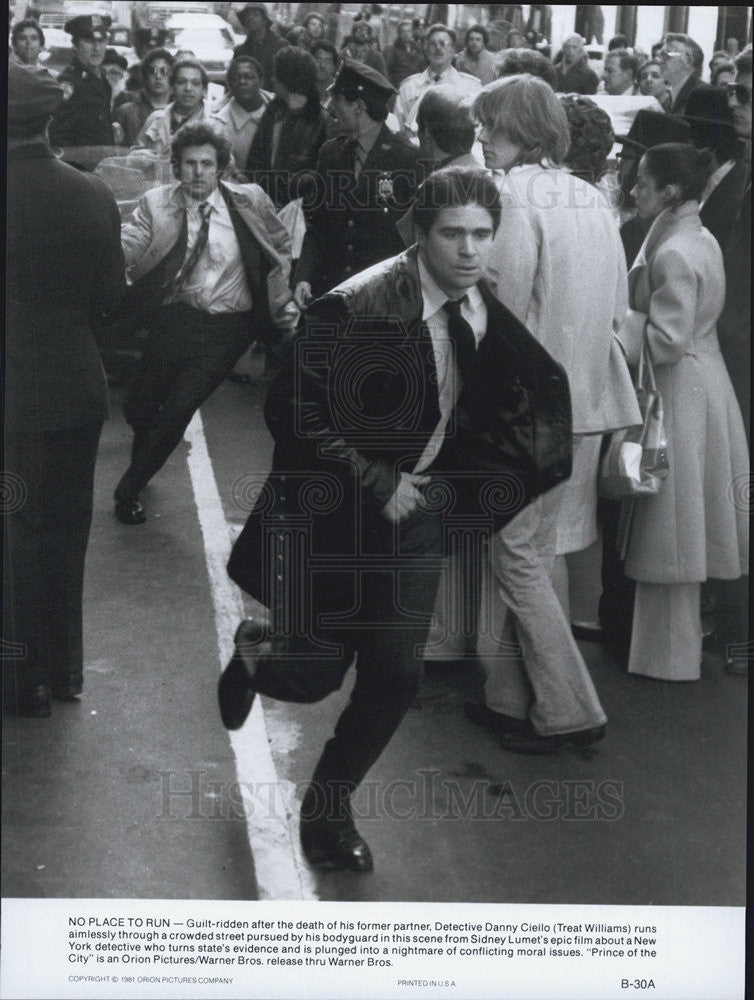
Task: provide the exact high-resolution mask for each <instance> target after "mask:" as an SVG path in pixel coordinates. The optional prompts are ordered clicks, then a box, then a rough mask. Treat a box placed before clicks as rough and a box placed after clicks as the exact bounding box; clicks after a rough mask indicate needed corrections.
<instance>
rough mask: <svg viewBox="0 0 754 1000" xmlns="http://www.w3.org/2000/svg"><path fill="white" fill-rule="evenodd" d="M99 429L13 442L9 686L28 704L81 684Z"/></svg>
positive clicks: (7, 534)
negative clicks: (33, 696) (34, 695)
mask: <svg viewBox="0 0 754 1000" xmlns="http://www.w3.org/2000/svg"><path fill="white" fill-rule="evenodd" d="M101 430H102V424H101V423H99V422H98V423H96V424H90V425H86V426H84V427H76V428H73V429H68V430H62V431H51V432H50V433H48V434H42V435H29V436H26V435H24V436H18V435H9V436H8V437H7V438H6V441H5V464H6V476H7V477H8V482H9V483H10V487H9V488H8V492H7V495H6V499H5V509H4V513H5V518H4V529H5V530H4V554H3V564H4V573H5V585H4V590H3V612H4V620H5V624H4V629H3V639H4V650H3V659H4V661H5V662H4V665H3V666H4V680H6V679H7V682H6V684H5V685H4V687H5V690H6V693H7V694H8V695H9V696H11V697H15V696H18V697H20V698H23V697H24V696H25V695H26V694H27V693H28V692H30V691H32V690H33V689H34V688H35V687H37V686H38V685H39V684H46V685H49V686H50V687H52V689H53V693H55V694H57V695H59V696H67V695H73V694H78V693H79V692H80V691H81V688H82V683H83V649H82V607H81V605H82V597H83V586H84V558H85V555H86V547H87V542H88V540H89V528H90V525H91V520H92V492H93V487H94V464H95V459H96V456H97V444H98V441H99V436H100V432H101Z"/></svg>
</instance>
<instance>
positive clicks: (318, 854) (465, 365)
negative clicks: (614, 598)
mask: <svg viewBox="0 0 754 1000" xmlns="http://www.w3.org/2000/svg"><path fill="white" fill-rule="evenodd" d="M499 220H500V200H499V195H498V193H497V188H496V186H495V184H494V183H493V182H492V180H491V179H490V178H489V177H488V176H487V175H486V174H485V173H484V172H483V171H481V170H478V171H467V170H463V169H459V168H449V169H446V170H441V171H438V172H437V173H434V174H432V176H431V177H429V178H428V179H427V181H425V183H424V185H423V186H422V188H421V189H420V190H419V193H418V198H417V202H416V205H415V206H414V224H415V227H416V230H417V234H418V246H416V245H415V246H413V247H411V248H410V249H409V250H407V251H405V252H404V253H402V254H400V255H398V256H397V257H394V258H392V259H390V260H387V261H384V262H381V263H379V264H377V265H375V266H374V267H372V268H370V269H368V270H367V271H366V272H364V273H362V274H359V275H356V276H355V277H354V278H352V279H351V280H349V281H347V282H345V283H343V284H342V285H340V286H338V287H337V288H335V289H334V290H333V291H331V292H330V293H329V294H327V295H326V296H324V297H323V298H322V299H320V300H318V301H317V302H315V303H314V304H313V305H312V307H311V308H310V310H309V311H308V312H307V314H306V323H305V328H304V330H303V331H302V333H301V335H300V336H299V337H297V338H296V339H295V340H294V342H293V343H292V344H291V345H290V349H289V356H288V362H287V365H286V366H285V367H284V368H283V370H282V372H281V374H280V376H279V377H278V378H277V380H276V381H275V382H274V383H273V385H272V386H271V388H270V392H269V394H268V397H267V403H266V407H265V416H266V419H267V424H268V426H269V428H270V431H271V432H272V435H273V437H274V439H275V453H274V457H273V471H272V473H271V474H270V476H269V478H268V479H267V481H266V483H265V484H264V485H263V486H262V489H261V491H260V494H259V501H258V503H257V505H256V507H255V509H254V511H253V512H252V514H251V517H250V518H249V521H248V522H247V524H246V527H245V528H244V531H243V532H242V534H241V536H240V537H239V540H238V542H237V543H236V545H235V547H234V550H233V554H232V556H231V560H230V563H229V566H228V570H229V573H230V575H231V577H232V578H233V579H234V580H235V582H236V583H238V584H239V585H240V586H241V587H243V589H244V590H246V591H247V592H248V593H250V594H251V595H252V596H254V597H255V598H256V599H257V600H259V601H260V602H261V603H262V604H263V605H265V606H266V607H268V608H270V609H271V610H272V614H273V619H274V620H273V622H272V626H271V627H272V631H271V632H267V631H266V629H265V626H264V625H263V624H262V623H259V622H255V621H253V620H247V621H246V622H244V623H242V625H241V627H240V628H239V631H238V633H237V635H236V654H235V655H234V657H233V659H232V660H231V662H230V664H229V665H228V667H227V668H226V670H225V671H224V673H223V675H222V677H221V680H220V685H219V700H220V711H221V716H222V719H223V722H224V724H225V725H226V727H227V728H229V729H237V728H239V727H240V726H241V725H243V723H244V721H245V719H246V717H247V716H248V714H249V711H250V709H251V706H252V701H253V698H254V695H255V693H261V694H265V695H268V696H270V697H274V698H278V699H280V700H283V701H298V702H314V701H317V700H319V699H321V698H324V697H325V696H326V695H327V694H329V693H330V692H332V691H334V690H336V689H337V688H338V687H340V685H341V684H342V682H343V679H344V677H345V674H346V672H347V671H348V669H349V666H350V665H351V662H352V660H353V657H354V653H357V654H358V656H357V660H356V683H355V686H354V688H353V691H352V693H351V697H350V701H349V704H348V705H347V707H346V708H345V710H344V711H343V713H342V715H341V716H340V718H339V720H338V722H337V724H336V726H335V734H334V736H333V737H332V738H331V739H330V740H329V741H328V742H327V744H326V746H325V748H324V750H323V752H322V755H321V757H320V760H319V763H318V764H317V766H316V768H315V772H314V776H313V778H312V780H311V783H310V785H309V787H308V789H307V791H306V794H305V796H304V800H303V804H302V811H301V841H302V846H303V848H304V852H305V854H306V856H307V858H308V859H309V861H310V862H311V863H312V864H316V865H322V866H324V867H336V868H345V869H349V870H352V871H369V870H371V868H372V857H371V853H370V850H369V847H368V845H367V844H366V842H365V841H364V839H363V838H362V837H361V836H360V834H359V833H358V831H357V830H356V827H355V825H354V821H353V815H352V810H351V796H352V794H353V792H354V791H355V789H356V787H357V786H358V785H359V784H360V782H361V781H362V780H363V779H364V777H365V776H366V774H367V772H368V771H369V769H370V768H371V767H372V765H373V764H374V763H375V762H376V761H377V759H378V758H379V757H380V755H381V753H382V752H383V750H384V749H385V747H386V746H387V744H388V743H389V741H390V739H391V738H392V736H393V733H394V732H395V731H396V729H397V728H398V726H399V725H400V722H401V720H402V719H403V716H404V715H405V713H406V711H407V710H408V708H409V706H410V705H411V703H412V701H413V699H414V698H415V695H416V691H417V687H418V683H419V677H420V673H421V654H422V648H423V644H424V642H425V640H426V637H427V632H428V628H429V622H430V618H431V613H432V608H433V605H434V600H435V595H436V591H437V585H438V580H439V574H440V567H441V556H442V554H443V550H444V548H445V546H446V544H447V538H448V532H449V530H450V529H453V530H458V531H462V532H466V533H467V534H466V536H465V537H470V536H471V535H473V536H474V538H475V539H476V540H477V541H479V540H480V537H481V535H483V534H485V532H486V533H487V534H489V533H490V532H491V531H493V530H494V528H495V526H502V525H503V524H505V523H507V522H508V521H509V520H510V519H511V518H512V517H513V516H514V515H515V514H516V513H517V511H519V510H520V509H521V508H522V507H523V506H525V505H526V504H527V503H528V502H529V501H530V500H531V499H533V498H534V497H535V496H537V495H539V494H540V493H541V492H543V491H545V490H547V489H549V488H550V487H551V486H553V485H555V484H556V483H558V482H562V480H563V479H564V478H566V477H567V476H568V475H569V474H570V463H571V455H570V437H569V435H570V424H571V420H570V403H569V394H568V384H567V378H566V376H565V373H564V372H563V370H562V369H561V368H560V367H559V366H558V365H557V364H555V362H554V361H553V360H552V358H550V356H549V355H548V354H547V352H546V351H545V350H544V349H543V348H542V347H541V346H540V345H539V344H538V343H537V342H536V341H535V340H534V338H533V337H532V336H531V335H530V334H529V333H528V331H527V330H526V329H525V328H524V327H523V326H522V325H521V324H520V323H519V322H518V321H517V320H516V319H515V318H514V317H513V315H512V314H511V313H510V312H509V311H508V310H507V309H506V308H505V307H504V306H502V305H501V304H500V303H499V302H498V301H497V300H496V299H495V298H494V297H493V295H492V294H491V292H490V291H489V289H488V288H487V287H486V286H485V285H484V283H483V282H482V281H481V278H482V275H483V274H484V271H485V267H486V263H487V257H488V255H489V249H490V246H491V242H492V237H493V233H494V231H495V229H496V228H497V225H498V224H499ZM260 485H261V484H260ZM469 533H470V534H469ZM268 635H271V636H272V637H273V640H272V644H270V642H268V641H267V636H268ZM275 635H276V636H277V637H278V638H281V639H284V637H287V640H285V639H284V643H283V644H284V646H285V649H284V650H283V649H281V647H280V645H278V646H276V645H275V640H274V637H275ZM255 647H256V648H255ZM277 650H280V652H281V653H282V658H278V657H277V656H276V655H275V652H276V651H277ZM260 652H263V653H264V655H262V656H260V655H259V654H260ZM252 675H253V676H252Z"/></svg>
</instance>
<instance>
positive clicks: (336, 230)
mask: <svg viewBox="0 0 754 1000" xmlns="http://www.w3.org/2000/svg"><path fill="white" fill-rule="evenodd" d="M349 141H350V140H349V138H348V137H347V136H336V138H334V139H330V140H329V141H328V142H326V143H325V144H324V146H323V147H322V149H321V150H320V154H319V159H318V160H317V187H316V190H315V191H314V192H312V193H310V197H309V198H308V199H305V201H304V211H305V214H306V236H305V237H304V243H303V246H302V248H301V257H300V260H299V264H298V268H297V270H296V281H297V282H298V281H308V282H309V284H310V285H311V287H312V292H313V294H314V295H315V296H319V295H322V294H324V293H325V292H326V291H329V290H330V289H331V288H334V287H335V286H336V285H339V284H340V283H341V282H342V281H346V280H347V279H348V278H349V277H351V275H354V274H358V273H359V272H360V271H363V270H365V269H366V268H368V267H371V266H372V264H376V263H377V261H380V260H385V259H386V258H388V257H392V256H394V255H395V254H397V253H400V252H401V250H402V249H403V241H402V240H401V238H400V236H399V235H398V232H397V230H396V228H395V225H396V223H397V222H398V220H399V219H400V218H401V217H402V216H403V215H404V214H405V212H406V211H407V210H408V208H409V206H410V204H411V203H412V201H413V199H414V196H415V195H416V189H417V187H418V185H419V183H420V182H421V180H422V177H421V168H420V166H419V160H420V153H419V150H418V149H417V148H416V147H415V146H413V145H412V144H411V143H410V142H409V141H408V140H407V139H405V138H404V137H403V136H398V135H395V133H393V132H391V131H390V129H389V128H388V127H387V126H386V125H385V126H383V127H382V129H381V130H380V132H379V134H378V136H377V141H376V142H375V144H374V146H372V149H371V150H370V152H369V155H368V156H367V158H366V160H365V161H364V163H363V164H362V167H361V172H360V173H359V176H358V178H356V177H355V175H354V173H353V169H352V159H351V157H352V153H351V152H350V151H349V146H348V143H349Z"/></svg>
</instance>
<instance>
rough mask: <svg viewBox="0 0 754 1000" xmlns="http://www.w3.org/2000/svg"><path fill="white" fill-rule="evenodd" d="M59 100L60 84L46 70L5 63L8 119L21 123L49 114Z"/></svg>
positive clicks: (44, 117) (61, 91)
mask: <svg viewBox="0 0 754 1000" xmlns="http://www.w3.org/2000/svg"><path fill="white" fill-rule="evenodd" d="M62 100H63V88H62V87H59V86H58V84H57V83H56V82H55V80H54V79H53V77H51V76H50V75H49V74H48V73H38V72H34V71H33V70H30V69H25V68H24V67H23V66H18V65H16V64H15V63H11V64H10V66H9V67H8V123H9V124H10V125H23V124H25V123H26V122H33V121H37V120H38V119H39V120H42V119H46V118H49V117H50V115H52V114H53V113H54V112H55V109H56V108H57V106H58V104H60V102H61V101H62Z"/></svg>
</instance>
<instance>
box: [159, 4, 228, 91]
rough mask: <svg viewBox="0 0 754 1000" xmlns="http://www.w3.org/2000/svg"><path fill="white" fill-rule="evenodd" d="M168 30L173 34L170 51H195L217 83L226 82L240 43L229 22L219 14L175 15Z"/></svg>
mask: <svg viewBox="0 0 754 1000" xmlns="http://www.w3.org/2000/svg"><path fill="white" fill-rule="evenodd" d="M165 27H166V28H167V29H168V31H169V33H170V34H169V37H168V42H167V48H168V49H169V50H170V51H171V52H173V53H175V52H178V51H180V50H188V51H189V52H193V53H194V55H195V56H196V58H197V59H198V60H199V61H200V62H201V63H203V65H204V68H205V69H206V70H207V73H208V75H209V78H210V80H211V81H212V82H213V83H222V82H223V81H224V79H225V71H226V70H227V68H228V64H229V63H230V61H231V59H232V58H233V49H234V47H235V46H236V45H237V44H238V42H237V41H236V37H235V35H234V34H233V31H232V30H231V27H230V25H229V24H228V22H227V21H224V20H223V19H222V18H221V17H218V16H217V15H216V14H174V15H173V16H172V17H171V18H170V19H169V20H168V21H167V22H166V24H165Z"/></svg>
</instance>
